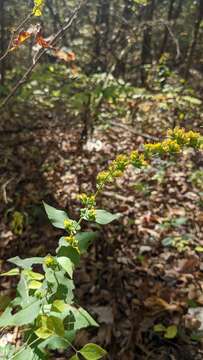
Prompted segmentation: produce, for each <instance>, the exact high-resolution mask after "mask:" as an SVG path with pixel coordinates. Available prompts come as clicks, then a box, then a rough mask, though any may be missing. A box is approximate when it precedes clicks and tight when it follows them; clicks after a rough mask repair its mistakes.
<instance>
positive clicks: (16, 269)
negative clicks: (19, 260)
mask: <svg viewBox="0 0 203 360" xmlns="http://www.w3.org/2000/svg"><path fill="white" fill-rule="evenodd" d="M19 273H20V270H19V269H18V268H14V269H11V270H9V271H7V272H5V273H3V274H0V276H16V275H19Z"/></svg>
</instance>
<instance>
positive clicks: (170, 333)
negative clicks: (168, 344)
mask: <svg viewBox="0 0 203 360" xmlns="http://www.w3.org/2000/svg"><path fill="white" fill-rule="evenodd" d="M177 332H178V329H177V326H176V325H171V326H168V327H167V329H166V332H165V334H164V337H165V338H166V339H174V338H175V337H176V335H177Z"/></svg>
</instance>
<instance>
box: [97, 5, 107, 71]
mask: <svg viewBox="0 0 203 360" xmlns="http://www.w3.org/2000/svg"><path fill="white" fill-rule="evenodd" d="M109 11H110V0H99V1H98V3H97V15H96V23H95V26H96V33H95V50H94V52H95V68H96V69H97V68H98V67H101V70H102V71H105V70H106V58H105V59H102V50H103V49H104V50H105V51H106V49H107V44H108V36H109Z"/></svg>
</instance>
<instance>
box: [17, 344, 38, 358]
mask: <svg viewBox="0 0 203 360" xmlns="http://www.w3.org/2000/svg"><path fill="white" fill-rule="evenodd" d="M22 347H23V346H22ZM12 359H13V360H25V359H36V360H37V359H38V357H36V354H34V352H33V350H32V349H31V348H30V347H28V346H27V347H26V348H25V349H24V350H22V348H20V349H19V350H18V351H17V352H16V355H13V357H12Z"/></svg>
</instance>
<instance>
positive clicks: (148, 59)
mask: <svg viewBox="0 0 203 360" xmlns="http://www.w3.org/2000/svg"><path fill="white" fill-rule="evenodd" d="M154 9H155V0H152V1H151V2H150V3H149V5H147V6H146V7H145V9H144V14H143V21H144V22H146V25H145V28H144V32H143V40H142V52H141V82H142V85H144V86H146V79H147V70H146V69H145V66H146V65H147V64H151V63H152V54H151V38H152V26H151V25H149V24H148V22H150V21H152V20H153V14H154Z"/></svg>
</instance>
